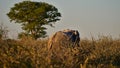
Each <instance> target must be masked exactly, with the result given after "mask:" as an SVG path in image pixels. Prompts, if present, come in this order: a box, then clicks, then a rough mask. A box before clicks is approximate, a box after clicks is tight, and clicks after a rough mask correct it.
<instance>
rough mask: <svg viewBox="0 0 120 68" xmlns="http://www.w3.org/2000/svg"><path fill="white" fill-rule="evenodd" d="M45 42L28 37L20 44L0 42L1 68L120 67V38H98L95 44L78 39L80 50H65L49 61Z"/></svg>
mask: <svg viewBox="0 0 120 68" xmlns="http://www.w3.org/2000/svg"><path fill="white" fill-rule="evenodd" d="M47 41H48V40H47V39H46V40H34V39H32V38H30V37H24V38H22V39H21V40H11V39H7V40H2V39H0V68H68V67H69V68H80V67H81V68H119V67H120V38H118V39H113V38H112V37H110V36H100V37H99V39H97V40H96V39H94V38H92V39H91V40H88V39H81V42H80V47H74V48H72V47H69V48H66V49H64V51H65V52H64V53H63V54H62V56H57V54H53V55H52V57H49V56H50V53H49V51H48V50H47ZM58 45H59V44H58ZM61 45H64V46H67V45H66V44H61ZM63 56H64V57H63ZM59 58H60V59H59Z"/></svg>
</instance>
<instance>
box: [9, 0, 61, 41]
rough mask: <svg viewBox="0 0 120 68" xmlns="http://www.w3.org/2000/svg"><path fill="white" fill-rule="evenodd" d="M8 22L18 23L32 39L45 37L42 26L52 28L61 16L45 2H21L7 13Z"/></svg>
mask: <svg viewBox="0 0 120 68" xmlns="http://www.w3.org/2000/svg"><path fill="white" fill-rule="evenodd" d="M7 15H8V17H9V18H10V21H14V22H15V23H20V24H21V26H22V29H23V30H24V31H25V32H24V33H25V34H27V35H30V36H32V37H33V38H35V39H37V38H41V37H46V31H45V30H46V29H47V28H45V27H44V25H50V26H53V24H54V22H56V21H58V20H60V17H61V14H60V13H59V12H58V9H57V8H56V7H54V6H53V5H50V4H48V3H45V2H32V1H23V2H20V3H17V4H15V5H14V7H12V8H11V9H10V12H9V13H7Z"/></svg>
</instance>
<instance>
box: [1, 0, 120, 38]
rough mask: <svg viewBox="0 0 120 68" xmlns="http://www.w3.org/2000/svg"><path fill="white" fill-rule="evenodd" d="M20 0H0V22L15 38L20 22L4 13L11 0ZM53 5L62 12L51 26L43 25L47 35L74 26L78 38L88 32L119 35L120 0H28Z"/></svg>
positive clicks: (11, 4)
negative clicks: (13, 20)
mask: <svg viewBox="0 0 120 68" xmlns="http://www.w3.org/2000/svg"><path fill="white" fill-rule="evenodd" d="M21 1H23V0H0V22H2V23H4V25H5V26H7V27H8V29H9V37H10V38H16V37H17V34H18V33H19V32H21V28H20V25H18V24H15V23H13V22H12V23H10V21H9V18H8V17H7V15H6V13H8V12H9V10H10V8H11V7H13V6H14V4H15V3H18V2H21ZM32 1H42V2H47V3H49V4H52V5H54V6H55V7H56V8H58V11H59V12H60V13H61V14H62V17H61V20H60V21H58V22H56V24H55V25H54V26H55V28H52V27H48V26H47V28H48V29H47V33H48V35H51V34H53V33H54V32H56V31H59V30H63V29H75V30H78V31H79V32H80V36H81V38H85V37H87V38H90V37H91V35H92V36H94V37H97V36H98V35H111V36H112V37H120V0H32Z"/></svg>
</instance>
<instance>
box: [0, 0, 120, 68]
mask: <svg viewBox="0 0 120 68" xmlns="http://www.w3.org/2000/svg"><path fill="white" fill-rule="evenodd" d="M7 15H8V17H9V18H10V21H13V22H15V23H19V24H21V26H22V29H23V30H24V31H23V32H22V33H20V34H19V37H20V38H21V39H18V40H14V39H7V32H8V30H7V29H6V28H3V26H0V68H120V38H117V39H113V38H112V37H111V36H99V39H95V38H93V37H92V38H91V40H89V39H81V41H80V43H79V44H80V47H77V46H75V47H67V46H69V45H71V44H70V43H69V42H66V43H60V44H56V46H57V45H59V46H64V47H62V49H61V52H59V51H58V52H57V50H53V53H51V51H49V50H48V49H47V42H48V39H38V38H42V37H46V31H45V30H46V29H47V28H46V27H44V25H50V26H53V24H54V22H56V21H59V20H60V18H59V17H61V14H60V13H59V12H58V9H57V8H56V7H54V6H53V5H50V4H48V3H44V2H31V1H23V2H20V3H17V4H15V5H14V7H12V8H11V9H10V12H8V13H7ZM37 39H38V40H37ZM72 46H73V45H72ZM54 51H56V52H54Z"/></svg>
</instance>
